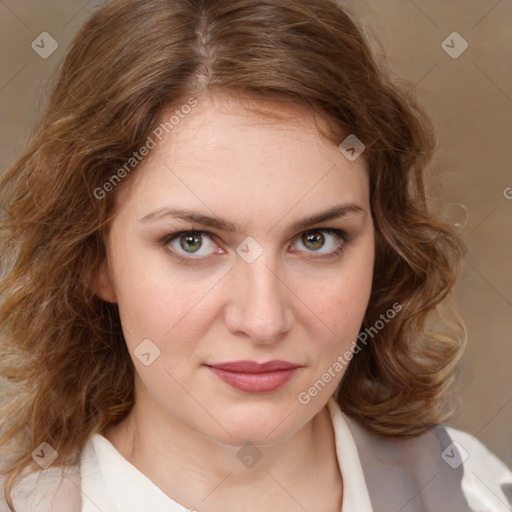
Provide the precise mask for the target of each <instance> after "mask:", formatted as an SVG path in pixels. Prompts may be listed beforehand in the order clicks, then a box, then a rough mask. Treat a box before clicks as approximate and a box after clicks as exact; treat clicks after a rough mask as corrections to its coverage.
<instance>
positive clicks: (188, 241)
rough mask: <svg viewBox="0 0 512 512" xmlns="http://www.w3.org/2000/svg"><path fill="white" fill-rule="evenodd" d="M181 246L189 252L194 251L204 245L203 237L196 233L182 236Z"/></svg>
mask: <svg viewBox="0 0 512 512" xmlns="http://www.w3.org/2000/svg"><path fill="white" fill-rule="evenodd" d="M180 245H181V247H182V248H183V249H184V250H185V251H187V252H194V251H196V250H197V249H199V248H200V247H201V245H202V242H201V239H200V238H199V237H198V236H195V235H189V236H184V237H182V238H181V243H180Z"/></svg>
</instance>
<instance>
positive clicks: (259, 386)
mask: <svg viewBox="0 0 512 512" xmlns="http://www.w3.org/2000/svg"><path fill="white" fill-rule="evenodd" d="M206 366H207V368H208V369H209V370H210V371H211V372H212V373H214V374H215V375H217V377H219V378H220V379H221V380H222V381H224V382H226V383H227V384H229V385H231V386H233V387H234V388H237V389H240V390H241V391H245V392H247V393H270V392H272V391H276V390H277V389H279V388H280V387H282V386H283V385H284V384H285V383H286V382H288V381H289V380H290V379H291V378H292V377H293V375H294V374H295V372H296V371H297V369H298V368H300V366H298V365H296V364H292V363H288V362H287V361H277V360H275V361H268V362H265V363H257V362H255V361H233V362H228V363H219V364H213V365H206Z"/></svg>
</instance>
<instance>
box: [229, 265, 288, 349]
mask: <svg viewBox="0 0 512 512" xmlns="http://www.w3.org/2000/svg"><path fill="white" fill-rule="evenodd" d="M269 260H270V258H264V255H262V256H260V257H259V258H258V259H257V260H256V261H254V262H252V263H246V262H245V261H244V260H242V259H241V258H238V259H237V262H236V264H235V268H234V269H233V271H232V272H231V276H230V279H231V282H230V283H229V290H230V291H231V293H230V295H229V296H230V301H229V304H228V306H227V310H226V314H225V322H226V325H227V328H228V329H229V330H230V332H232V333H233V334H235V335H237V336H240V335H241V334H243V335H245V336H246V337H248V338H250V339H251V341H252V342H253V343H258V344H271V343H275V342H277V341H279V339H281V338H282V335H283V334H284V333H286V332H288V331H290V330H291V328H292V326H293V323H294V314H293V303H292V302H291V301H293V294H292V293H291V291H290V289H289V288H288V287H287V286H286V281H285V279H284V276H282V275H280V274H279V271H278V270H277V267H276V265H272V264H271V262H270V261H269ZM281 274H282V273H281Z"/></svg>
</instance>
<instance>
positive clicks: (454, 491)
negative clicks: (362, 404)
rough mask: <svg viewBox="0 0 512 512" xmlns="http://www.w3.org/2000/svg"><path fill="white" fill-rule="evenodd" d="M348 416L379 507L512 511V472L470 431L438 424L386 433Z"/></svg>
mask: <svg viewBox="0 0 512 512" xmlns="http://www.w3.org/2000/svg"><path fill="white" fill-rule="evenodd" d="M344 416H345V418H346V420H347V423H348V425H349V427H350V430H351V433H352V435H353V437H354V441H355V443H356V446H357V451H358V454H359V458H360V462H361V466H362V468H363V472H364V475H365V480H366V484H367V486H368V491H369V494H370V496H371V498H372V503H373V504H374V508H375V507H376V506H377V505H376V504H379V506H380V505H381V504H382V505H383V507H381V508H379V506H377V509H378V510H387V508H386V506H387V504H389V503H393V506H395V508H396V509H397V510H401V509H403V510H428V511H430V510H432V511H437V512H439V511H441V510H450V511H452V512H454V511H459V510H460V511H465V512H466V511H472V512H510V511H511V510H512V472H511V471H510V469H509V468H508V467H507V466H506V465H505V464H504V463H503V462H502V461H501V460H500V459H499V458H498V457H496V455H494V454H493V453H492V452H491V451H490V450H489V449H487V447H486V446H485V445H484V444H483V443H482V442H481V441H479V440H478V439H477V438H475V437H474V436H472V435H471V434H469V433H467V432H464V431H461V430H457V429H454V428H451V427H448V426H446V425H436V426H435V427H433V428H432V429H430V430H428V431H427V432H425V433H424V434H422V435H420V436H416V437H413V438H398V437H387V436H381V435H376V434H372V433H370V432H369V431H368V430H366V429H365V428H364V427H363V426H362V425H361V424H360V423H359V422H358V421H356V420H354V419H352V418H350V417H348V416H346V415H344ZM401 507H402V508H401ZM404 507H405V508H404ZM408 507H409V508H408ZM411 507H412V508H411ZM415 507H416V508H415ZM447 507H448V508H447ZM388 508H389V507H388Z"/></svg>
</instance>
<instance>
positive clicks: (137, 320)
mask: <svg viewBox="0 0 512 512" xmlns="http://www.w3.org/2000/svg"><path fill="white" fill-rule="evenodd" d="M262 105H263V103H262ZM272 108H273V109H274V110H275V109H276V108H277V107H276V105H273V106H272ZM280 108H281V109H282V113H283V114H287V115H288V116H289V118H287V119H285V120H277V121H276V120H269V119H265V118H262V117H260V116H256V115H253V114H249V113H248V112H247V111H246V110H245V108H244V107H243V105H242V104H240V103H237V102H236V101H233V100H231V101H223V100H222V98H220V99H219V98H217V99H215V100H214V99H213V98H211V97H203V98H200V101H199V105H198V106H197V107H196V108H195V109H194V110H193V111H192V112H191V113H190V114H189V115H187V117H186V118H185V119H183V120H181V122H180V124H179V125H177V126H176V127H175V128H174V130H173V131H172V132H170V134H169V135H168V136H167V137H166V138H165V139H164V140H162V141H161V142H159V143H158V145H157V146H156V148H154V149H153V150H152V151H151V153H150V154H149V155H148V156H147V157H146V158H145V159H144V161H143V162H142V163H141V164H140V165H139V167H138V168H137V170H136V172H134V174H133V175H132V176H130V179H129V180H127V182H126V183H123V184H122V185H121V186H120V187H119V188H118V189H117V190H116V191H115V193H116V194H117V195H116V203H117V210H116V216H115V218H114V220H113V222H112V223H111V225H110V229H109V232H108V234H107V236H106V244H107V260H108V261H105V263H104V264H103V265H102V266H101V268H100V269H99V270H98V272H97V275H96V280H95V287H96V292H97V294H98V295H99V296H100V297H101V298H103V299H104V300H107V301H109V302H113V303H117V304H118V306H119V311H120V315H121V321H122V325H123V331H124V335H125V339H126V343H127V346H128V349H129V351H130V354H131V357H132V359H133V361H134V364H135V368H136V388H135V396H136V403H135V406H134V408H133V411H132V413H131V414H130V415H129V416H128V417H127V418H126V419H125V420H124V421H122V422H121V423H120V424H119V425H118V426H116V427H115V428H113V429H111V430H110V431H108V432H105V433H104V435H105V437H107V439H109V440H110V441H111V442H112V443H113V445H114V446H115V447H116V448H117V449H118V451H119V452H120V453H121V454H122V455H123V456H124V457H125V458H126V459H127V460H129V461H130V462H131V463H132V464H134V465H135V466H136V467H137V468H138V469H139V470H140V471H142V472H143V473H144V474H146V475H147V476H148V477H149V478H150V479H151V480H152V481H153V482H154V483H155V484H156V485H158V486H159V487H160V488H161V489H162V490H163V491H164V492H165V493H166V494H168V495H169V496H170V497H172V498H173V499H174V500H176V501H177V502H179V503H181V504H182V505H184V506H187V507H195V508H197V510H199V511H201V512H202V511H211V512H213V511H217V510H223V511H225V510H235V509H239V508H240V507H243V509H244V510H248V511H252V510H272V509H274V510H289V511H294V510H303V508H302V507H304V508H306V509H307V510H308V511H316V510H318V511H320V510H322V511H324V512H325V511H326V510H333V511H336V510H337V511H339V510H340V508H341V500H342V482H341V476H340V474H339V469H338V464H337V460H336V454H335V451H334V446H335V445H334V433H333V430H332V425H331V422H330V417H329V414H328V411H327V408H326V407H325V404H326V402H327V400H328V399H329V397H330V396H331V395H332V394H333V392H334V391H335V389H336V387H337V385H338V384H339V382H340V380H341V378H342V375H343V371H339V372H337V373H336V378H334V379H332V380H331V382H329V383H328V384H327V385H326V387H325V389H323V390H322V391H321V392H320V393H319V394H318V395H317V396H316V397H314V398H312V399H311V401H310V402H309V403H308V404H307V405H304V404H301V403H299V401H298V398H297V397H298V395H299V393H301V392H303V391H305V390H307V389H308V388H309V387H310V386H311V385H312V384H313V383H314V382H315V381H317V380H318V379H319V378H320V377H321V376H322V374H324V373H325V372H326V371H327V369H328V368H330V367H332V365H333V364H334V362H335V361H336V358H337V357H338V356H339V355H340V354H343V353H344V352H345V351H346V350H347V349H350V347H351V343H352V341H353V340H355V339H356V337H357V334H358V332H359V328H360V325H361V322H362V320H363V317H364V313H365V310H366V307H367V305H368V301H369V298H370V291H371V282H372V274H373V263H374V252H375V245H374V243H375V242H374V226H373V222H372V218H371V213H370V204H369V183H368V175H367V171H366V169H365V166H364V162H363V160H362V158H359V159H357V160H355V161H354V162H350V161H349V160H347V159H346V158H345V157H344V156H343V155H342V154H341V153H340V152H339V151H338V148H337V147H336V146H335V145H333V144H330V143H328V142H326V141H325V140H324V139H323V138H322V137H321V136H320V134H319V133H318V129H317V127H316V126H315V124H314V122H313V120H312V118H310V117H308V116H306V114H305V113H304V111H302V110H301V109H300V108H299V107H292V106H290V105H281V106H280ZM164 117H165V116H164ZM340 142H341V141H340ZM340 203H353V204H356V205H358V206H359V207H360V208H361V209H362V212H360V213H349V214H347V215H345V216H344V217H340V218H337V219H332V220H328V221H324V222H321V223H317V224H315V225H311V226H308V227H307V228H304V229H301V230H298V231H297V230H293V229H292V228H291V225H292V224H293V223H295V222H296V221H299V220H302V219H304V218H306V217H309V216H311V215H313V214H316V213H320V212H324V211H326V210H328V209H329V208H331V207H333V206H336V205H338V204H340ZM166 207H173V208H188V209H191V210H196V211H199V212H201V213H203V214H205V215H209V216H212V217H215V216H217V217H220V218H222V219H226V220H229V221H231V222H235V223H237V224H238V225H240V228H241V231H240V232H239V233H230V232H227V231H224V230H222V229H217V228H211V227H205V226H204V225H202V224H200V223H198V222H189V221H184V220H181V219H176V218H173V217H172V216H163V217H161V218H152V219H151V220H146V221H141V219H143V218H144V217H146V216H147V215H148V214H149V213H151V212H154V211H158V210H161V209H162V208H166ZM319 228H322V229H323V228H336V229H340V230H342V231H345V232H346V233H347V234H348V236H349V242H344V241H343V240H342V239H340V238H339V237H337V235H336V234H333V233H329V232H325V231H320V232H318V230H319ZM188 230H197V231H206V232H207V233H210V235H209V237H201V236H199V243H200V242H202V245H200V247H199V243H197V242H195V245H194V240H193V248H192V250H195V251H196V253H193V252H192V253H187V252H186V250H185V249H184V248H183V246H181V245H180V239H174V240H172V241H170V242H168V243H167V244H166V243H165V241H164V242H163V241H162V239H164V238H165V237H166V236H167V235H170V234H172V233H175V232H179V231H188ZM306 231H312V232H315V233H316V234H317V237H318V236H320V241H318V240H319V239H318V238H317V239H316V240H313V241H309V242H308V239H307V238H306V237H304V236H302V234H303V233H305V232H306ZM196 235H198V233H196ZM322 235H323V237H324V238H323V239H322V238H321V237H322ZM247 237H252V238H253V239H254V240H255V241H256V242H257V243H258V244H259V246H260V247H261V248H262V250H263V252H262V253H261V254H260V255H259V256H258V257H257V258H256V259H255V260H254V261H253V262H251V263H248V262H247V261H245V260H244V259H243V258H242V257H240V256H239V254H238V253H237V252H236V249H237V247H239V246H240V244H241V243H242V242H243V241H244V240H245V239H246V238H247ZM181 241H183V238H182V239H181ZM340 245H343V247H344V250H343V251H342V252H341V253H340V254H338V255H335V254H334V251H335V250H336V249H337V248H338V247H339V246H340ZM185 247H186V246H185ZM242 247H243V244H242ZM250 247H251V249H250V251H253V250H255V249H254V247H257V246H255V245H254V244H253V245H252V246H250ZM173 250H174V251H175V253H174V254H177V257H173V256H172V255H171V254H173V252H172V251H173ZM250 254H254V253H251V252H250ZM180 256H181V258H182V259H180ZM194 258H196V259H194ZM186 261H192V264H186ZM144 339H150V340H151V341H152V343H154V345H156V346H157V347H158V349H159V350H160V355H159V357H157V358H156V359H155V360H154V362H152V363H151V364H150V365H149V366H145V365H144V364H143V363H142V362H141V361H140V360H139V359H138V358H137V357H136V356H135V355H134V350H135V349H136V348H137V346H139V344H140V343H141V342H142V341H143V340H144ZM355 357H357V356H355ZM274 359H280V360H285V361H289V362H292V363H295V364H298V365H300V366H301V368H300V369H299V370H298V371H297V372H296V373H295V375H294V376H293V378H292V379H291V380H290V381H288V382H287V383H286V384H285V385H284V386H283V387H281V388H280V389H278V390H277V391H274V392H270V393H248V392H244V391H240V390H238V389H235V388H233V387H231V386H230V385H228V384H226V383H225V382H223V381H221V380H220V379H219V378H218V377H217V376H216V375H214V374H213V373H212V372H211V371H210V370H209V369H208V368H207V367H206V366H205V365H206V364H213V363H220V362H226V361H237V360H252V361H257V362H264V361H269V360H274ZM247 443H252V444H254V445H256V446H257V447H258V450H259V453H260V454H261V455H262V457H261V459H260V460H259V461H258V462H257V464H256V465H254V466H253V467H252V468H248V467H246V466H245V465H244V464H242V463H241V461H240V460H239V458H238V457H237V452H238V451H239V450H240V447H242V446H244V445H245V444H247ZM221 482H222V484H221V485H219V484H220V483H221ZM213 489H215V491H214V492H212V490H213ZM318 496H322V497H323V498H322V500H319V499H318Z"/></svg>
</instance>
